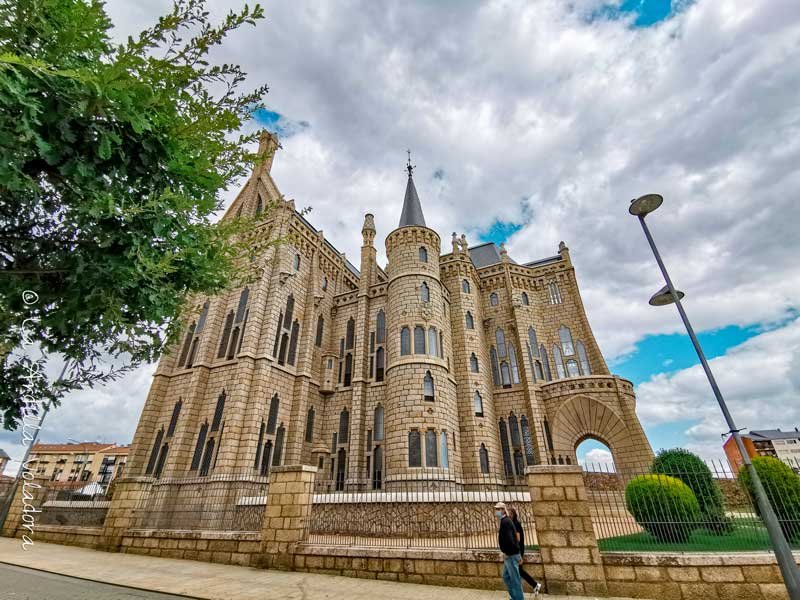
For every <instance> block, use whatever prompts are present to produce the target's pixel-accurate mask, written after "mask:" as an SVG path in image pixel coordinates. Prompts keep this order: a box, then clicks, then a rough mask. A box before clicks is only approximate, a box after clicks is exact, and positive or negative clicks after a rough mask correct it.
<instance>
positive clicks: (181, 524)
mask: <svg viewBox="0 0 800 600" xmlns="http://www.w3.org/2000/svg"><path fill="white" fill-rule="evenodd" d="M268 479H269V478H268V476H259V475H253V471H252V469H250V470H248V471H246V472H245V473H238V474H215V475H209V476H206V477H191V478H175V477H169V478H163V479H158V480H156V481H155V482H154V483H153V485H152V488H151V489H150V491H149V493H148V494H146V495H145V496H143V498H142V500H141V501H140V503H139V505H138V506H137V508H136V528H137V529H171V530H207V531H208V530H210V531H260V529H261V522H262V518H263V515H264V509H265V506H266V503H267V488H268Z"/></svg>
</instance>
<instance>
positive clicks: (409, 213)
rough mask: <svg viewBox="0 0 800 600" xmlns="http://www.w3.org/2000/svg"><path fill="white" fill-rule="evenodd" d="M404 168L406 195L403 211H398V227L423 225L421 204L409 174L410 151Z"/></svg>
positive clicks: (410, 168) (423, 218) (410, 171)
mask: <svg viewBox="0 0 800 600" xmlns="http://www.w3.org/2000/svg"><path fill="white" fill-rule="evenodd" d="M406 170H407V171H408V183H407V184H406V197H405V198H404V199H403V212H402V213H400V224H399V225H398V227H409V226H411V225H419V226H421V227H425V226H426V225H425V217H424V216H423V214H422V206H421V205H420V203H419V196H417V188H416V187H414V179H413V177H412V175H411V174H412V172H413V171H414V167H413V166H412V165H411V152H410V151H409V153H408V164H407V165H406Z"/></svg>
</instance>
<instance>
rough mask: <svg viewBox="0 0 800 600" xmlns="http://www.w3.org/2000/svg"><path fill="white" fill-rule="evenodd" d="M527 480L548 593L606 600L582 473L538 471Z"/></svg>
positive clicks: (576, 469) (554, 468) (557, 468)
mask: <svg viewBox="0 0 800 600" xmlns="http://www.w3.org/2000/svg"><path fill="white" fill-rule="evenodd" d="M526 474H527V476H528V486H529V487H530V490H531V504H532V507H533V515H534V520H535V522H536V536H537V538H538V542H539V548H540V551H541V555H542V566H543V567H544V577H545V581H546V585H547V593H549V594H575V595H580V596H606V595H608V586H607V584H606V579H605V571H604V569H603V559H602V556H601V555H600V551H599V550H598V549H597V538H596V537H595V534H594V528H593V526H592V517H591V514H590V512H589V502H588V499H587V495H586V487H585V486H584V483H583V470H582V468H581V467H580V466H579V465H537V466H534V467H528V469H527V470H526Z"/></svg>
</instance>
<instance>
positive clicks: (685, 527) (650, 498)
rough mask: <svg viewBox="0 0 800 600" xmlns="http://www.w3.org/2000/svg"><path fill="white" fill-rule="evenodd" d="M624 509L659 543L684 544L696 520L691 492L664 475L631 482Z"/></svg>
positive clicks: (637, 478)
mask: <svg viewBox="0 0 800 600" xmlns="http://www.w3.org/2000/svg"><path fill="white" fill-rule="evenodd" d="M625 506H626V507H627V509H628V512H630V513H631V515H633V518H634V519H636V522H637V523H638V524H639V525H641V527H642V529H644V530H645V531H647V532H649V533H651V534H652V535H653V536H654V537H655V538H656V539H657V540H658V541H660V542H685V541H686V540H687V539H689V535H691V533H692V531H693V530H694V529H695V528H696V527H697V525H698V520H699V518H700V506H699V505H698V503H697V498H695V496H694V493H693V492H692V490H691V489H690V488H689V486H687V485H686V484H685V483H683V482H682V481H681V480H680V479H677V478H676V477H669V476H668V475H658V474H650V475H638V476H637V477H634V478H633V479H631V480H630V482H628V485H627V486H626V488H625Z"/></svg>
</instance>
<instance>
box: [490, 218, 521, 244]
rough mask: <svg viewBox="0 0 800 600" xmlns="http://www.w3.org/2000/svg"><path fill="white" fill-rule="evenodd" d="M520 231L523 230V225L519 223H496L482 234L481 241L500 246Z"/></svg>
mask: <svg viewBox="0 0 800 600" xmlns="http://www.w3.org/2000/svg"><path fill="white" fill-rule="evenodd" d="M520 229H522V225H521V224H518V223H509V222H506V221H495V222H494V223H492V225H491V226H490V227H489V229H487V230H486V231H484V232H483V233H481V234H480V240H481V241H482V242H494V243H495V244H497V245H498V246H499V245H500V244H502V243H504V242H506V241H507V240H508V238H510V237H511V236H512V235H514V234H515V233H516V232H518V231H519V230H520Z"/></svg>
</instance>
